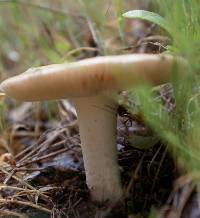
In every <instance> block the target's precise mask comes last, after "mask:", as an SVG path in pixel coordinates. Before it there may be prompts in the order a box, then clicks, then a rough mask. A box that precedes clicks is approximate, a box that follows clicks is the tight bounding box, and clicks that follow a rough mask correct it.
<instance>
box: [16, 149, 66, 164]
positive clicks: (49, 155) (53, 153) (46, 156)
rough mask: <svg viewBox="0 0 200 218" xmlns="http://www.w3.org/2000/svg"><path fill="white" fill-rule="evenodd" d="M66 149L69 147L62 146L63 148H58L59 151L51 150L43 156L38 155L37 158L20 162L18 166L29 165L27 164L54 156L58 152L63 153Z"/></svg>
mask: <svg viewBox="0 0 200 218" xmlns="http://www.w3.org/2000/svg"><path fill="white" fill-rule="evenodd" d="M68 150H69V148H63V149H61V150H59V151H55V152H52V153H51V154H47V155H44V156H42V157H39V158H37V159H35V160H31V161H27V162H25V163H22V164H20V165H18V167H22V166H25V165H29V164H32V163H36V162H38V161H41V160H44V159H47V158H49V157H53V156H56V155H58V154H60V153H63V152H65V151H68Z"/></svg>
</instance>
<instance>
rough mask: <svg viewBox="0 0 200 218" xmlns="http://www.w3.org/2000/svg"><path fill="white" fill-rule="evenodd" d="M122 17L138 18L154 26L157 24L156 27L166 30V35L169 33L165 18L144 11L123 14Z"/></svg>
mask: <svg viewBox="0 0 200 218" xmlns="http://www.w3.org/2000/svg"><path fill="white" fill-rule="evenodd" d="M123 16H124V17H127V18H138V19H143V20H147V21H150V22H152V23H154V24H157V25H158V26H160V27H161V28H163V29H164V30H166V31H167V32H168V33H171V28H170V25H169V23H168V22H167V20H165V18H163V17H161V16H160V15H159V14H156V13H153V12H150V11H144V10H133V11H128V12H126V13H124V14H123Z"/></svg>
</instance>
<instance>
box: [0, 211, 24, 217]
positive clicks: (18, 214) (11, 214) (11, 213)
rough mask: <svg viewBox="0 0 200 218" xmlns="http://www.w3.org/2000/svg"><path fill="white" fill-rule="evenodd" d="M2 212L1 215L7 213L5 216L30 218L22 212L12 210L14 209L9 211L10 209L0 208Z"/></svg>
mask: <svg viewBox="0 0 200 218" xmlns="http://www.w3.org/2000/svg"><path fill="white" fill-rule="evenodd" d="M0 214H1V215H5V216H7V215H8V216H15V217H19V218H28V216H26V215H24V214H21V213H16V212H12V211H8V210H1V209H0Z"/></svg>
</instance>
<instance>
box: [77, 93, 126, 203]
mask: <svg viewBox="0 0 200 218" xmlns="http://www.w3.org/2000/svg"><path fill="white" fill-rule="evenodd" d="M73 100H74V102H75V105H76V110H77V115H78V120H79V131H80V138H81V146H82V152H83V160H84V167H85V173H86V180H87V185H88V188H89V189H90V191H91V197H92V200H94V201H98V202H103V201H106V200H109V202H112V203H114V202H116V201H118V200H119V199H120V198H121V196H122V187H121V183H120V175H119V174H120V173H119V166H118V163H117V147H116V120H117V119H116V116H117V113H116V108H117V105H116V103H115V102H114V101H113V100H111V99H110V98H108V97H106V96H103V95H98V96H93V97H82V98H74V99H73Z"/></svg>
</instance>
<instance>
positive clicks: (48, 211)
mask: <svg viewBox="0 0 200 218" xmlns="http://www.w3.org/2000/svg"><path fill="white" fill-rule="evenodd" d="M0 203H1V204H10V203H11V204H20V205H23V206H28V207H33V208H35V209H38V210H41V211H44V212H46V213H49V214H51V210H49V209H47V208H44V207H42V206H40V205H37V204H33V203H30V202H25V201H18V200H8V199H2V198H1V199H0Z"/></svg>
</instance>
